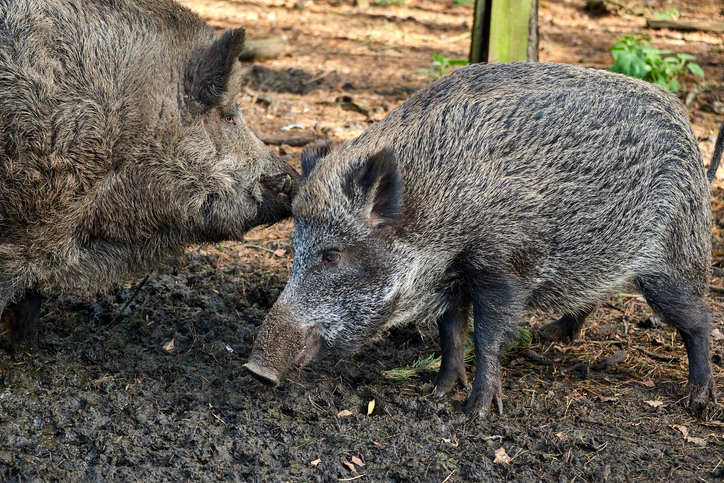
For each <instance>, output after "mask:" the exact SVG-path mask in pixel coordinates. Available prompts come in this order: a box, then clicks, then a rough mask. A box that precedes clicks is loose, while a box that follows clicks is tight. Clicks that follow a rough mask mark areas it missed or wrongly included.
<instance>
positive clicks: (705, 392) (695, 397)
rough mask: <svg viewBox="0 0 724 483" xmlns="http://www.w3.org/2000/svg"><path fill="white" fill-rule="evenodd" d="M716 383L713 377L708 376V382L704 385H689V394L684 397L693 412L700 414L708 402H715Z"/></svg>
mask: <svg viewBox="0 0 724 483" xmlns="http://www.w3.org/2000/svg"><path fill="white" fill-rule="evenodd" d="M716 396H717V394H716V385H715V384H714V378H709V383H708V384H704V385H701V386H699V385H690V386H689V395H688V397H687V398H686V406H687V407H688V408H689V409H690V410H691V412H693V413H694V414H701V413H703V412H704V410H705V409H706V408H707V407H708V406H709V402H710V401H711V402H713V403H714V405H715V406H716V404H717V397H716Z"/></svg>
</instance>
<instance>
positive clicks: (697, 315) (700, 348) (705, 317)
mask: <svg viewBox="0 0 724 483" xmlns="http://www.w3.org/2000/svg"><path fill="white" fill-rule="evenodd" d="M636 284H637V286H638V288H639V290H640V291H641V293H642V295H643V296H644V298H645V299H646V302H648V304H649V306H650V307H651V308H652V309H653V310H654V312H656V313H657V314H658V315H659V316H661V318H662V319H663V320H664V321H666V322H668V323H669V324H671V325H673V326H674V327H676V329H677V330H678V331H679V334H681V338H682V340H683V341H684V346H685V347H686V353H687V355H688V358H689V387H688V402H687V405H688V406H689V408H691V410H692V411H694V412H700V411H701V410H702V409H704V407H706V406H707V404H708V403H709V400H710V399H711V400H712V401H714V404H716V386H715V385H714V378H713V377H712V373H711V364H710V362H709V329H710V327H709V310H708V308H707V306H706V302H705V300H704V297H703V296H702V295H701V294H698V293H695V291H694V290H693V289H692V284H691V283H690V282H688V281H685V280H681V279H680V278H676V277H664V276H652V277H639V278H638V279H637V281H636Z"/></svg>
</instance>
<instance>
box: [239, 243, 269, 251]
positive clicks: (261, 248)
mask: <svg viewBox="0 0 724 483" xmlns="http://www.w3.org/2000/svg"><path fill="white" fill-rule="evenodd" d="M241 247H242V248H256V249H257V250H264V251H265V252H269V253H274V250H271V249H269V248H266V247H262V246H259V245H252V244H250V243H247V244H244V245H242V246H241Z"/></svg>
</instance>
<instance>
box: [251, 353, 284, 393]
mask: <svg viewBox="0 0 724 483" xmlns="http://www.w3.org/2000/svg"><path fill="white" fill-rule="evenodd" d="M254 356H256V354H254ZM254 356H252V357H251V359H249V362H247V363H246V364H244V366H243V367H244V369H246V370H247V371H248V372H249V373H250V374H251V375H252V376H254V377H255V378H256V379H258V380H259V382H261V383H262V384H264V385H265V386H269V387H276V386H278V385H279V372H278V371H276V370H275V369H272V368H270V367H266V366H265V365H264V361H263V360H261V358H259V357H254Z"/></svg>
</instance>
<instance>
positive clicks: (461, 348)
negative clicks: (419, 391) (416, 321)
mask: <svg viewBox="0 0 724 483" xmlns="http://www.w3.org/2000/svg"><path fill="white" fill-rule="evenodd" d="M469 308H470V301H469V300H464V301H463V300H455V301H454V303H453V304H452V305H451V306H450V308H449V309H448V311H447V312H445V314H443V316H442V317H440V320H438V323H437V325H438V329H439V332H440V349H441V351H442V357H441V361H440V371H439V372H438V373H437V377H436V378H435V393H436V395H437V396H438V397H441V396H443V395H444V394H446V393H447V392H448V391H450V390H451V389H452V388H453V387H455V384H456V383H458V382H459V383H460V384H461V385H462V386H463V387H465V388H467V387H468V376H467V374H466V373H465V340H466V339H467V336H468V311H469Z"/></svg>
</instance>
